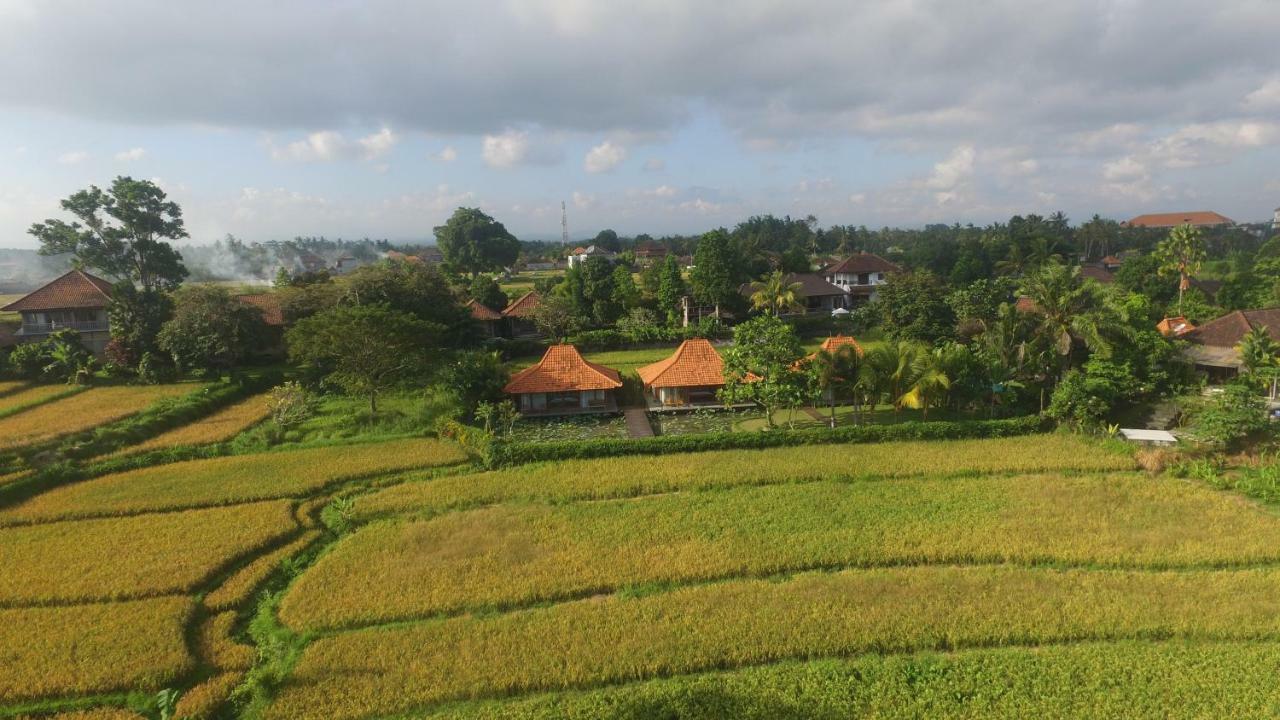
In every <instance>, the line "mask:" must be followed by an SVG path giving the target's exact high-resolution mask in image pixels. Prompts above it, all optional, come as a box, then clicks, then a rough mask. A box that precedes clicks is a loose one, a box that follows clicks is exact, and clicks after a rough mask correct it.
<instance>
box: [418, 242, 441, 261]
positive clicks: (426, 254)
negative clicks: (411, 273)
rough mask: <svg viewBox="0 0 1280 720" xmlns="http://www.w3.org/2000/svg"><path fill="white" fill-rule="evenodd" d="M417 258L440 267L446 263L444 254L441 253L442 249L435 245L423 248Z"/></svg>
mask: <svg viewBox="0 0 1280 720" xmlns="http://www.w3.org/2000/svg"><path fill="white" fill-rule="evenodd" d="M417 256H418V257H419V258H421V259H422V262H424V263H426V264H428V265H440V264H441V263H443V262H444V253H442V252H440V248H438V247H435V246H434V245H432V246H429V247H424V248H422V249H421V250H419V251H418V255H417Z"/></svg>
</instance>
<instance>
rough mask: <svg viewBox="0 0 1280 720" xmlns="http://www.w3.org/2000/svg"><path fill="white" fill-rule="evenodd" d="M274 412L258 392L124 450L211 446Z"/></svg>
mask: <svg viewBox="0 0 1280 720" xmlns="http://www.w3.org/2000/svg"><path fill="white" fill-rule="evenodd" d="M270 414H271V412H270V408H268V407H267V398H266V396H265V395H254V396H251V397H247V398H245V399H243V400H241V401H239V402H236V403H232V404H231V405H228V406H227V407H225V408H222V409H221V410H219V411H217V412H215V413H213V414H212V415H209V416H208V417H205V418H201V419H199V420H197V421H195V422H193V423H190V424H188V425H183V426H182V427H178V428H174V429H173V430H170V431H168V432H165V433H161V434H160V435H157V436H155V437H153V438H151V439H150V440H147V441H145V442H142V443H139V444H137V445H134V446H132V447H129V448H125V449H124V450H122V451H121V454H124V453H128V454H133V453H140V452H147V451H150V450H159V449H162V448H171V447H180V446H183V445H211V444H213V443H220V442H226V441H227V440H230V439H231V438H233V437H235V436H236V435H239V434H240V433H242V432H244V431H245V430H247V429H249V428H251V427H253V426H254V425H257V424H258V423H259V422H262V421H263V420H264V419H266V418H267V417H268V416H269V415H270Z"/></svg>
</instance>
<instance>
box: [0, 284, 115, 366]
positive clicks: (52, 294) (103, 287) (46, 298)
mask: <svg viewBox="0 0 1280 720" xmlns="http://www.w3.org/2000/svg"><path fill="white" fill-rule="evenodd" d="M110 302H111V283H110V282H108V281H106V280H103V279H102V278H100V277H97V276H95V275H90V274H89V273H87V272H85V271H83V270H72V271H70V272H68V273H66V274H64V275H62V276H60V277H58V278H55V279H54V280H52V281H50V282H49V283H48V284H46V285H44V286H43V287H40V288H38V289H36V290H35V291H33V292H31V293H30V294H28V295H25V296H23V297H21V298H19V299H18V300H15V301H14V302H11V303H9V304H8V305H5V306H4V307H3V308H0V310H3V311H5V312H17V313H19V314H20V315H21V316H22V327H21V328H19V329H18V331H17V332H16V333H14V337H15V338H16V339H17V341H18V342H30V341H33V340H43V339H44V338H45V337H47V336H48V335H49V334H50V333H53V332H56V331H58V330H75V331H76V332H78V333H80V342H81V343H83V344H84V346H85V347H86V348H88V349H89V350H91V351H92V352H93V353H94V354H95V355H102V352H103V350H104V349H105V348H106V346H107V343H108V342H110V340H111V333H110V326H109V325H108V323H107V305H108V304H110Z"/></svg>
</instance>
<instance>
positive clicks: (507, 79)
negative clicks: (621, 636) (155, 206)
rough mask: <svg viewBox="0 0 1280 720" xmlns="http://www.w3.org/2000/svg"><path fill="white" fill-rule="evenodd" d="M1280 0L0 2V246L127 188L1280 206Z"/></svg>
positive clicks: (350, 195) (203, 223)
mask: <svg viewBox="0 0 1280 720" xmlns="http://www.w3.org/2000/svg"><path fill="white" fill-rule="evenodd" d="M1277 38H1280V10H1278V9H1277V5H1276V2H1275V0H1216V1H1212V0H1205V1H1203V2H1188V1H1184V0H1094V1H1092V2H1090V1H1083V0H1079V1H1075V0H1073V1H1068V2H1063V1H1062V0H1054V1H1053V2H1038V1H1036V0H1009V1H1007V2H1004V1H997V0H993V1H990V2H955V1H952V0H937V1H930V0H887V1H885V2H858V1H855V0H832V1H830V2H826V1H821V0H817V1H797V0H786V1H783V0H776V1H774V2H757V1H755V0H729V1H728V2H689V1H688V0H671V1H670V2H668V1H667V0H637V1H635V2H602V1H599V0H548V1H542V0H492V1H485V0H476V1H474V2H469V3H461V2H416V3H414V2H404V1H403V0H341V1H338V0H328V1H326V0H271V2H262V1H261V0H254V1H252V2H242V1H241V0H218V2H208V1H204V0H202V1H201V2H188V1H187V0H157V1H156V2H142V1H138V0H114V1H113V2H110V3H108V2H83V1H80V0H75V1H73V0H0V246H8V247H13V246H30V245H31V241H30V238H29V237H28V236H26V233H25V231H26V228H27V227H28V226H29V225H30V224H31V223H32V222H34V221H37V220H40V219H43V218H45V217H47V216H50V215H53V214H56V213H57V201H58V200H59V199H60V198H62V197H64V196H66V195H67V194H69V193H71V192H73V191H75V190H77V189H79V188H82V187H85V186H87V185H89V184H90V183H96V184H99V185H102V184H106V183H108V182H110V180H111V178H113V177H114V176H116V175H118V174H128V175H132V176H134V177H145V178H151V179H155V180H156V181H157V182H159V183H160V184H161V185H162V186H163V187H164V189H165V190H166V191H167V192H169V193H170V194H171V195H172V196H173V197H174V198H176V199H177V200H178V201H179V202H180V203H181V204H182V206H183V207H184V209H185V211H186V215H187V222H188V227H189V229H190V231H191V234H192V236H193V240H195V241H201V242H208V241H212V240H214V239H216V238H219V237H221V236H222V235H225V234H226V233H233V234H235V235H237V236H240V237H242V238H244V239H249V240H265V239H270V238H276V237H291V236H293V235H312V234H316V235H319V234H324V235H328V236H330V237H334V236H344V237H361V236H366V235H368V236H372V237H389V238H392V239H396V240H412V239H422V238H426V237H428V236H429V235H430V228H431V227H432V226H433V225H436V224H439V223H440V222H441V221H442V220H443V219H444V218H446V217H447V216H448V214H449V212H451V211H452V209H453V208H454V207H456V206H458V205H478V206H480V207H482V208H484V209H485V210H486V211H487V212H489V213H490V214H493V215H495V216H496V217H498V218H499V219H501V220H502V221H504V222H505V223H506V224H507V226H508V227H509V228H510V229H512V230H513V231H514V232H516V233H517V234H518V235H521V236H524V237H530V238H532V237H555V236H558V234H559V230H560V227H559V226H560V203H561V202H562V201H563V202H565V203H567V205H568V210H569V224H570V230H571V232H572V234H573V235H574V236H575V237H579V236H583V235H590V234H594V233H595V232H596V231H598V230H599V229H601V228H604V227H612V228H614V229H616V230H618V231H619V232H622V233H638V232H649V233H653V234H660V233H666V232H693V231H701V230H704V229H707V228H709V227H714V226H717V225H732V224H733V223H734V222H736V221H738V220H739V219H742V218H744V217H745V216H747V215H751V214H756V213H775V214H791V215H808V214H814V215H816V216H817V217H818V219H819V221H820V222H821V223H822V224H824V225H827V224H831V223H837V222H838V223H859V224H866V225H870V226H880V225H885V224H889V225H902V226H920V225H923V224H925V223H930V222H956V221H959V222H968V221H972V222H977V223H982V222H987V221H991V220H995V219H1003V218H1007V217H1008V216H1009V215H1011V214H1013V213H1028V212H1040V213H1048V212H1052V211H1054V210H1058V209H1061V210H1064V211H1066V212H1067V213H1068V215H1069V216H1071V217H1072V219H1073V220H1076V221H1080V220H1083V219H1086V218H1087V217H1088V216H1090V215H1092V214H1093V213H1095V212H1096V213H1101V214H1102V215H1104V216H1110V217H1115V218H1120V219H1123V218H1126V217H1129V216H1131V215H1133V214H1136V213H1139V212H1144V211H1158V210H1185V209H1213V210H1218V211H1220V212H1223V213H1225V214H1227V215H1229V216H1231V217H1233V218H1235V219H1237V220H1240V221H1247V220H1261V219H1267V218H1270V216H1271V211H1272V209H1273V208H1275V207H1276V205H1280V162H1278V161H1280V51H1278V50H1277V48H1278V47H1280V45H1277Z"/></svg>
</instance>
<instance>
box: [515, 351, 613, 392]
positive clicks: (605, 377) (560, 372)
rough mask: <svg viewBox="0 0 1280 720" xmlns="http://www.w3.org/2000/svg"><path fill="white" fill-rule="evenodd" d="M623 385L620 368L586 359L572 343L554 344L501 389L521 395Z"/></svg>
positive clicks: (598, 388) (605, 388)
mask: <svg viewBox="0 0 1280 720" xmlns="http://www.w3.org/2000/svg"><path fill="white" fill-rule="evenodd" d="M620 387H622V378H621V377H619V375H618V371H617V370H614V369H613V368H607V367H605V366H603V365H597V364H595V363H593V362H587V361H586V360H583V359H582V356H581V355H579V354H578V349H577V348H575V347H574V346H572V345H552V346H551V347H549V348H547V352H546V354H545V355H543V356H542V359H541V360H539V361H538V364H537V365H534V366H533V367H529V368H525V369H524V370H521V371H520V372H518V373H516V374H515V376H514V377H512V378H511V382H509V383H507V386H506V387H504V388H502V391H503V392H507V393H515V394H522V393H546V392H568V391H572V390H613V389H615V388H620Z"/></svg>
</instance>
